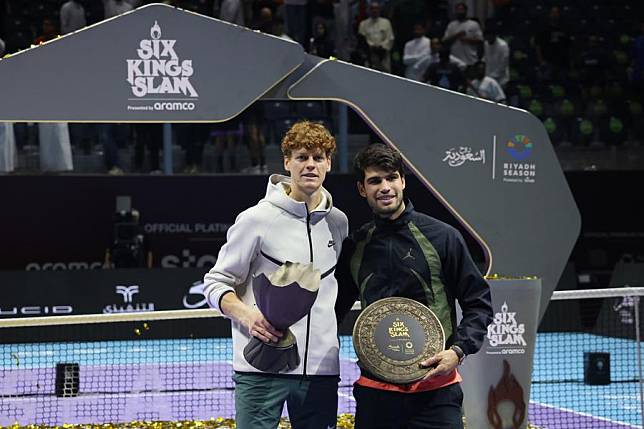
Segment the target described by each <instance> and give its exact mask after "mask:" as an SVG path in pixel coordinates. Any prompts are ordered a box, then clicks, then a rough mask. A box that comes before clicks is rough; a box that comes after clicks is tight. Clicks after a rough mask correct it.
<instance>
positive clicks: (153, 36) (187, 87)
mask: <svg viewBox="0 0 644 429" xmlns="http://www.w3.org/2000/svg"><path fill="white" fill-rule="evenodd" d="M176 43H177V41H176V40H169V39H161V27H160V26H159V24H158V22H157V21H154V25H153V26H152V27H151V28H150V39H143V40H141V42H140V43H139V48H138V49H137V50H136V53H137V55H138V58H136V59H128V60H126V62H127V82H128V83H129V84H130V85H131V89H132V94H133V95H134V98H129V99H128V100H130V101H139V102H146V101H147V102H148V103H146V104H139V103H137V104H136V105H133V106H132V105H128V106H127V109H128V110H150V111H159V110H160V111H164V110H165V111H177V110H194V109H195V102H196V101H197V100H198V99H199V94H198V93H197V91H196V90H195V88H194V86H193V85H192V83H191V82H190V77H192V75H193V74H194V68H193V66H192V60H187V59H184V60H181V59H179V56H178V55H177V52H176V50H175V45H176ZM168 96H170V97H168ZM173 96H174V97H173ZM177 96H180V97H182V98H178V97H177ZM151 101H152V103H149V102H151Z"/></svg>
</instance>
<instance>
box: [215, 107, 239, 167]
mask: <svg viewBox="0 0 644 429" xmlns="http://www.w3.org/2000/svg"><path fill="white" fill-rule="evenodd" d="M240 125H241V118H240V117H239V116H237V117H235V118H232V119H229V120H227V121H225V122H218V123H216V124H214V127H213V131H214V133H213V135H214V136H215V162H216V168H217V172H218V173H224V172H232V173H237V172H238V171H239V169H238V165H237V152H238V150H239V148H238V146H239V142H240V140H241V135H240ZM226 154H227V155H228V156H227V158H228V168H226V166H225V162H224V158H226V157H225V155H226Z"/></svg>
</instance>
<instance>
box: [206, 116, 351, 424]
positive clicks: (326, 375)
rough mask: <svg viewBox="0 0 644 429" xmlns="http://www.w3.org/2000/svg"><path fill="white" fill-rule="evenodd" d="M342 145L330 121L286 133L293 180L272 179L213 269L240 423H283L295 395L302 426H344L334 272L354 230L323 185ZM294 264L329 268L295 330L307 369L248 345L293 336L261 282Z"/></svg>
mask: <svg viewBox="0 0 644 429" xmlns="http://www.w3.org/2000/svg"><path fill="white" fill-rule="evenodd" d="M335 149H336V146H335V139H334V138H333V137H332V136H331V134H330V133H329V131H328V130H327V129H326V128H325V127H324V126H323V125H321V124H317V123H313V122H308V121H302V122H298V123H296V124H294V125H293V126H292V127H291V129H290V130H289V131H288V132H287V133H286V135H285V136H284V138H283V140H282V153H283V156H284V168H285V169H286V170H287V171H288V172H289V173H290V177H287V176H281V175H277V174H274V175H271V176H270V178H269V180H268V187H267V190H266V196H265V197H264V198H263V199H262V200H261V201H259V203H257V204H256V205H255V206H253V207H251V208H249V209H247V210H245V211H243V212H242V213H241V214H239V216H238V217H237V219H236V220H235V224H234V225H233V226H232V227H231V228H230V229H229V230H228V234H227V241H226V244H224V246H222V248H221V250H220V252H219V256H218V258H217V263H216V264H215V266H214V267H213V268H212V269H211V270H210V272H209V273H208V274H206V276H205V279H204V282H205V291H204V294H205V296H206V298H207V299H208V303H209V305H210V306H211V307H213V308H215V309H217V310H219V311H220V312H221V313H222V314H223V315H224V316H226V317H227V318H229V319H231V321H232V337H233V355H234V356H233V369H234V371H235V374H234V376H233V379H234V381H235V408H236V422H237V427H239V428H243V429H251V428H252V429H264V428H267V429H268V428H276V427H277V425H278V423H279V419H280V416H281V413H282V409H283V406H284V403H285V402H286V404H287V408H288V413H289V417H290V421H291V424H292V425H293V427H294V428H296V429H298V428H307V429H308V428H310V429H315V428H321V429H327V428H329V427H331V428H333V427H335V424H336V420H337V390H338V381H339V374H340V368H339V355H338V352H339V343H338V335H337V322H336V318H335V313H334V305H335V300H336V296H337V292H338V285H337V282H336V280H335V277H334V276H333V270H334V268H335V265H336V263H337V258H338V256H339V254H340V250H341V245H342V241H343V240H344V238H345V237H346V236H347V233H348V223H347V217H346V216H345V215H344V213H342V212H341V211H340V210H338V209H337V208H335V207H333V201H332V198H331V194H329V192H327V191H326V190H325V189H324V188H323V187H322V183H323V182H324V179H325V177H326V174H327V173H328V172H329V171H330V170H331V156H332V155H333V153H334V152H335ZM287 261H290V262H299V263H302V264H308V263H313V267H314V268H315V269H317V270H319V271H320V273H321V281H320V288H319V290H318V295H317V298H316V300H315V303H314V304H313V307H312V308H311V311H310V312H309V314H308V315H307V316H305V317H303V318H302V319H301V320H299V321H298V322H296V323H295V324H294V325H292V326H291V327H290V330H291V331H292V332H293V334H294V335H295V338H296V341H297V344H298V353H299V364H298V366H297V367H296V368H295V369H294V370H292V371H287V372H282V373H272V372H263V371H260V370H258V369H257V368H255V367H253V366H252V365H251V364H250V363H249V362H248V361H247V360H246V359H245V357H244V347H245V346H246V345H247V344H248V342H249V340H250V338H251V336H253V337H255V338H258V339H259V340H261V341H263V342H265V343H269V342H278V341H279V339H280V338H281V337H282V336H283V333H282V332H280V331H279V330H277V329H276V328H275V327H274V326H272V325H271V324H270V323H269V322H268V321H267V320H266V318H265V317H264V315H263V314H262V313H261V312H260V311H259V310H258V308H257V306H256V303H255V297H254V295H253V288H252V280H253V278H254V277H255V276H258V275H260V274H266V275H269V274H270V273H273V272H275V271H276V270H277V269H278V268H279V267H280V266H281V265H282V264H284V263H285V262H287Z"/></svg>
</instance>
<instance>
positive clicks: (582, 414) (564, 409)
mask: <svg viewBox="0 0 644 429" xmlns="http://www.w3.org/2000/svg"><path fill="white" fill-rule="evenodd" d="M530 403H531V404H536V405H539V406H541V407H545V408H552V409H556V410H561V411H566V412H568V413H572V414H577V415H580V416H584V417H590V418H593V419H597V420H602V421H605V422H609V423H615V424H618V425H622V426H626V427H629V428H635V429H638V428H641V427H642V426H633V425H632V424H630V423H624V422H620V421H618V420H611V419H608V418H606V417H599V416H595V415H592V414H588V413H583V412H581V411H575V410H571V409H570V408H562V407H555V406H554V405H550V404H543V403H541V402H536V401H530Z"/></svg>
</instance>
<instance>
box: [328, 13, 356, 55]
mask: <svg viewBox="0 0 644 429" xmlns="http://www.w3.org/2000/svg"><path fill="white" fill-rule="evenodd" d="M333 21H334V26H335V29H334V31H333V33H334V35H335V51H336V55H337V57H338V58H340V59H341V60H344V61H348V60H349V59H350V58H351V44H352V41H353V31H352V26H351V4H350V0H338V1H335V2H334V3H333Z"/></svg>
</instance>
